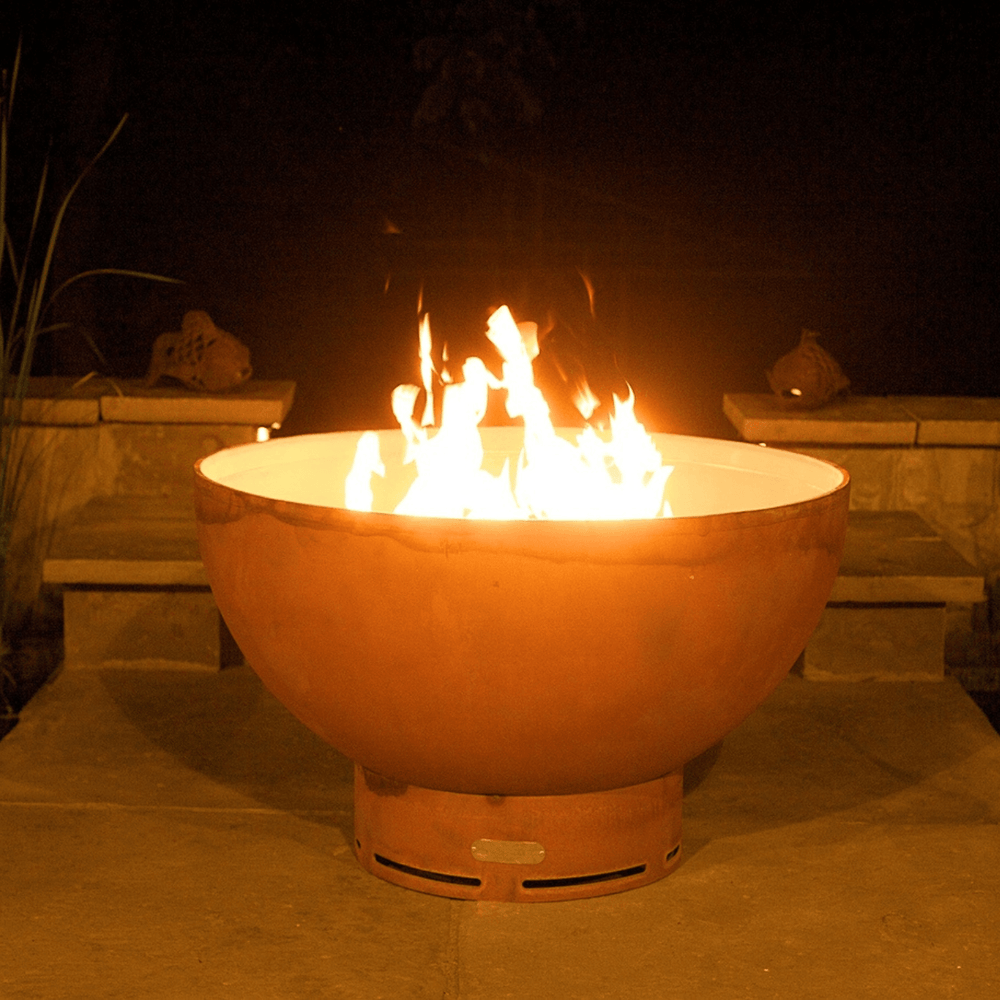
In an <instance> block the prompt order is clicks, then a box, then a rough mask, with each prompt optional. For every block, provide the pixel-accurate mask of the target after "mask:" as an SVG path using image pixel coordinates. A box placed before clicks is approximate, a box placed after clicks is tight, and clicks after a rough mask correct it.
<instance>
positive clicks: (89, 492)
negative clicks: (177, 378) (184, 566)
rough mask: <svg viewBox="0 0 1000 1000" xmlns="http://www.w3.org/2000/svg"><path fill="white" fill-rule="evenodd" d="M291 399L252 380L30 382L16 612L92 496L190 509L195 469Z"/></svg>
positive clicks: (253, 433)
mask: <svg viewBox="0 0 1000 1000" xmlns="http://www.w3.org/2000/svg"><path fill="white" fill-rule="evenodd" d="M294 392H295V384H294V383H293V382H264V381H251V382H249V383H247V384H246V385H244V386H241V387H240V388H239V389H237V390H235V391H233V392H231V393H225V394H216V395H204V394H195V393H192V392H190V391H189V390H186V389H183V388H153V389H149V388H146V387H145V386H143V385H142V383H141V382H138V381H127V380H126V381H122V380H114V381H112V380H109V379H91V380H89V381H87V382H85V383H83V384H81V385H74V383H73V382H72V380H69V379H58V378H36V379H32V380H31V385H30V388H29V391H28V395H27V397H26V399H25V402H24V406H23V410H22V426H21V428H20V430H19V432H18V436H17V439H16V444H15V448H14V450H13V454H12V468H13V469H14V475H13V477H12V481H11V488H12V489H14V490H16V491H17V514H16V519H15V521H14V523H13V525H12V533H11V538H10V542H9V550H8V551H9V557H8V562H7V567H6V570H7V579H6V587H7V589H8V599H9V601H10V603H11V606H12V607H13V610H14V613H15V615H16V614H17V613H18V612H19V611H22V610H24V609H26V608H28V607H30V606H31V605H32V604H33V603H34V601H35V600H36V598H37V596H38V593H39V588H40V583H41V566H42V561H43V560H44V558H45V555H46V552H47V549H48V545H49V543H50V541H51V538H52V534H53V532H54V530H55V527H56V525H57V524H60V523H65V522H67V521H68V520H70V519H72V518H73V516H74V515H75V514H76V513H77V512H78V511H79V510H80V508H82V507H83V506H84V505H85V504H86V503H87V502H88V501H90V500H92V499H93V498H95V497H114V496H132V497H136V498H140V497H150V498H152V497H156V498H161V499H167V500H171V501H175V502H176V503H177V504H178V506H182V507H183V506H188V505H190V504H191V495H192V492H191V491H192V470H193V466H194V463H195V462H196V461H197V460H198V459H199V458H202V457H203V456H205V455H208V454H211V453H212V452H214V451H218V450H219V449H220V448H225V447H229V446H232V445H237V444H246V443H248V442H250V441H254V440H256V438H257V435H258V428H260V427H263V428H267V429H271V428H272V427H274V426H278V425H280V424H281V422H282V421H283V420H284V418H285V416H286V415H287V413H288V411H289V409H290V408H291V405H292V400H293V397H294ZM8 405H9V404H8ZM192 516H193V514H192Z"/></svg>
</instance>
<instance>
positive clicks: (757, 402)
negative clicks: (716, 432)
mask: <svg viewBox="0 0 1000 1000" xmlns="http://www.w3.org/2000/svg"><path fill="white" fill-rule="evenodd" d="M722 410H723V412H724V413H725V415H726V417H727V418H728V419H729V422H730V423H731V424H732V425H733V426H734V427H735V428H736V430H737V431H738V432H739V434H740V437H742V438H743V439H744V440H746V441H767V442H809V443H812V444H858V445H862V444H867V445H912V444H915V443H916V440H917V422H916V419H915V418H914V417H913V415H912V414H910V413H908V412H907V411H906V410H905V409H903V408H902V407H901V406H899V405H898V404H897V403H895V402H893V401H892V400H891V399H889V398H884V397H879V396H847V397H845V398H844V399H841V400H838V401H837V402H835V403H832V404H831V405H829V406H824V407H823V408H822V409H820V410H786V409H784V408H783V407H782V406H781V405H780V404H779V402H778V400H777V398H776V397H775V396H771V395H767V394H766V393H726V394H725V395H724V396H723V397H722Z"/></svg>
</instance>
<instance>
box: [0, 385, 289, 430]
mask: <svg viewBox="0 0 1000 1000" xmlns="http://www.w3.org/2000/svg"><path fill="white" fill-rule="evenodd" d="M294 398H295V383H294V382H291V381H264V380H251V381H249V382H247V383H246V384H245V385H242V386H240V387H238V388H237V389H234V390H232V391H231V392H226V393H213V394H209V393H196V392H191V391H190V390H188V389H184V388H179V387H178V388H170V387H160V386H155V387H153V388H149V387H147V386H146V385H145V384H144V383H143V382H142V380H141V379H109V378H92V379H88V380H87V381H86V382H80V381H79V380H75V379H69V378H53V377H36V378H32V379H31V380H30V382H29V385H28V391H27V393H26V395H25V398H24V403H23V405H22V410H21V419H22V421H23V422H24V423H25V424H35V425H49V426H72V427H86V426H91V425H93V424H96V423H98V422H101V421H103V422H105V423H143V424H242V425H246V426H254V427H273V426H275V425H280V424H281V423H282V421H284V419H285V417H286V416H287V415H288V411H289V410H290V409H291V407H292V402H293V400H294ZM5 405H6V408H7V411H8V412H9V410H10V400H7V401H5Z"/></svg>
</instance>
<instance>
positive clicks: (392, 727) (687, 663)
mask: <svg viewBox="0 0 1000 1000" xmlns="http://www.w3.org/2000/svg"><path fill="white" fill-rule="evenodd" d="M482 436H483V441H484V447H485V451H486V455H487V458H488V459H493V460H494V461H499V460H501V459H502V458H504V457H513V456H516V454H517V452H518V449H519V448H520V443H521V442H520V438H521V436H522V432H521V431H520V430H519V429H517V428H494V429H490V428H486V429H483V431H482ZM359 437H360V436H359V435H358V434H357V433H334V434H320V435H307V436H301V437H292V438H286V439H277V440H274V441H270V442H266V443H262V444H251V445H245V446H242V447H237V448H232V449H229V450H226V451H222V452H219V453H217V454H215V455H212V456H210V457H208V458H205V459H202V460H201V461H200V462H199V463H198V467H197V471H196V491H195V496H196V505H197V515H198V523H199V536H200V539H201V548H202V554H203V558H204V562H205V567H206V570H207V572H208V576H209V579H210V581H211V584H212V588H213V591H214V593H215V597H216V600H217V602H218V605H219V608H220V610H221V612H222V614H223V616H224V617H225V620H226V622H227V623H228V625H229V627H230V629H231V630H232V632H233V635H234V636H235V637H236V639H237V641H238V642H239V644H240V646H241V648H242V649H243V651H244V653H245V655H246V657H247V659H248V661H249V662H250V664H251V665H252V666H253V668H254V669H255V670H256V671H257V673H258V674H259V675H260V677H261V678H262V679H263V681H264V683H265V684H266V685H267V687H268V688H270V690H271V691H272V692H273V693H274V694H275V695H276V696H277V697H278V698H279V699H280V700H281V701H282V702H284V704H285V705H286V706H287V707H288V708H289V709H290V710H291V711H292V712H293V713H294V714H295V715H296V716H298V718H299V719H301V720H302V721H303V722H304V723H305V724H306V725H307V726H309V727H310V728H311V729H313V730H314V731H315V732H316V733H318V734H319V735H320V736H321V737H323V738H324V739H326V740H328V741H329V742H330V743H332V744H333V745H334V746H335V747H337V748H338V749H339V750H340V751H342V752H343V753H344V754H345V755H347V756H348V757H349V758H351V759H352V760H354V761H355V762H356V777H355V798H356V817H355V844H354V847H355V852H356V854H357V857H358V859H359V861H360V862H361V864H362V865H363V866H364V867H365V868H366V869H368V870H369V871H371V872H373V873H375V874H377V875H379V876H380V877H382V878H385V879H388V880H389V881H391V882H396V883H398V884H400V885H405V886H409V887H411V888H416V889H421V890H423V891H426V892H432V893H438V894H441V895H446V896H452V897H460V898H466V899H511V900H536V899H538V900H542V899H567V898H575V897H582V896H592V895H597V894H602V893H610V892H616V891H620V890H623V889H629V888H633V887H635V886H638V885H642V884H645V883H648V882H651V881H654V880H656V879H659V878H661V877H663V876H664V875H666V874H667V873H668V872H669V871H670V870H671V869H672V868H673V867H674V866H676V865H677V863H678V861H679V858H680V855H679V847H680V812H681V791H682V789H681V781H682V779H681V773H682V768H683V766H684V764H685V763H686V762H687V761H689V760H691V759H693V758H694V757H695V756H697V755H698V754H700V753H701V752H702V751H704V750H705V749H707V748H709V747H711V746H712V745H713V744H715V743H716V742H717V741H718V740H720V739H721V738H722V737H723V736H724V735H725V734H726V733H727V732H728V731H730V730H731V729H733V728H734V727H735V726H737V725H738V724H739V723H740V721H741V720H742V719H744V718H745V717H746V716H747V715H748V714H750V712H752V711H753V709H754V708H755V707H756V706H758V705H759V704H760V703H761V702H762V701H763V700H764V698H766V697H767V695H768V694H769V693H770V692H771V691H772V690H773V689H774V688H775V687H776V686H777V684H778V683H779V681H780V680H781V678H782V677H783V676H784V675H785V674H786V673H787V671H788V670H789V669H790V667H791V666H792V664H793V663H794V661H795V659H796V657H797V656H798V654H799V653H800V651H801V650H802V649H803V647H804V646H805V643H806V640H807V639H808V637H809V635H810V633H811V632H812V630H813V629H814V628H815V626H816V624H817V622H818V620H819V616H820V613H821V611H822V609H823V606H824V604H825V602H826V600H827V598H828V596H829V593H830V589H831V587H832V585H833V580H834V577H835V575H836V573H837V567H838V563H839V559H840V553H841V549H842V545H843V539H844V531H845V526H846V518H847V505H848V485H847V482H848V480H847V475H846V473H844V472H843V471H842V470H841V469H839V468H837V467H835V466H833V465H830V464H828V463H825V462H822V461H819V460H816V459H812V458H808V457H806V456H802V455H796V454H792V453H789V452H782V451H777V450H774V449H768V448H761V447H757V446H754V445H749V444H741V443H732V442H726V441H716V440H709V439H702V438H691V437H681V436H668V435H653V440H654V441H655V443H656V446H657V448H658V449H659V450H660V452H661V453H662V454H663V455H664V456H666V458H667V459H668V460H669V461H670V462H672V463H673V465H674V472H673V475H672V476H671V478H670V480H669V484H668V489H667V492H668V495H669V498H670V502H671V504H672V506H673V513H674V517H672V518H656V519H632V520H610V521H602V522H594V521H553V520H509V521H495V520H476V521H469V520H462V519H457V518H433V517H415V516H406V515H398V514H391V513H381V512H379V511H378V510H376V511H374V512H357V511H352V510H348V509H345V507H344V481H345V478H346V476H347V473H348V471H349V470H350V469H351V467H352V462H353V461H354V456H355V451H356V448H357V445H358V441H359ZM378 438H379V442H380V445H381V451H382V454H383V456H386V459H387V464H391V462H389V458H391V457H392V456H393V455H394V454H395V453H398V452H400V451H401V449H402V447H403V446H402V444H401V443H400V441H399V435H398V432H380V433H379V434H378ZM396 457H397V458H398V457H399V455H398V454H396ZM391 478H392V477H391V476H389V477H387V486H388V488H389V489H390V491H395V492H396V493H397V494H398V495H399V496H401V495H402V494H403V492H405V489H406V487H407V485H408V483H407V482H405V481H403V482H392V481H391Z"/></svg>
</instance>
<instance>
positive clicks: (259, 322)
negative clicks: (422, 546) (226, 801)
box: [0, 0, 1000, 434]
mask: <svg viewBox="0 0 1000 1000" xmlns="http://www.w3.org/2000/svg"><path fill="white" fill-rule="evenodd" d="M18 4H19V6H20V8H21V9H22V13H21V14H20V15H19V18H15V17H10V16H8V15H6V14H5V15H4V17H3V19H2V22H0V59H2V63H3V65H5V66H9V65H10V64H11V62H12V59H13V52H14V49H15V46H16V44H17V36H18V34H19V33H20V34H22V35H23V44H24V52H23V59H22V80H21V89H20V90H19V93H18V98H17V100H18V103H17V104H16V106H15V117H14V123H15V134H14V137H13V138H14V148H13V150H12V153H13V155H14V156H15V157H16V158H17V162H18V164H19V169H20V170H22V171H23V176H24V178H26V179H28V180H30V181H31V183H33V180H32V178H33V177H34V176H35V174H36V173H37V170H38V167H39V165H40V163H41V158H42V156H43V155H44V152H45V150H46V148H47V146H48V143H49V142H50V140H51V142H52V151H53V158H54V166H55V170H56V172H55V185H54V189H55V190H58V189H59V188H60V186H62V188H63V189H64V188H65V186H66V185H67V184H68V183H69V181H70V180H71V178H72V175H73V171H74V170H75V169H77V168H78V166H79V165H80V164H81V163H82V162H85V160H86V159H87V158H88V157H89V156H90V155H92V154H93V153H94V152H95V151H96V149H97V148H99V146H100V144H101V142H102V141H103V139H104V138H105V137H106V135H107V134H108V133H109V132H110V131H111V129H112V128H113V126H114V124H115V123H116V122H117V120H118V118H119V117H120V116H121V114H122V113H123V112H126V111H127V112H128V113H129V116H130V117H129V121H128V123H127V125H126V127H125V131H124V132H123V134H122V135H121V136H120V137H119V139H118V141H117V142H116V143H115V144H114V145H113V146H112V148H111V150H110V151H109V153H108V154H107V156H106V158H105V159H104V160H103V161H102V162H101V164H100V165H99V167H98V168H97V170H96V171H95V172H94V174H93V175H92V176H91V177H89V178H88V179H87V181H86V183H85V186H84V187H83V188H82V189H81V190H80V192H79V196H78V200H77V201H76V202H75V204H74V214H73V216H72V220H71V225H70V226H69V228H68V229H67V231H66V233H65V241H64V243H63V257H62V259H61V261H60V267H61V269H62V273H64V274H69V273H73V272H74V271H75V270H79V269H81V268H83V267H101V266H117V267H129V268H138V269H143V270H150V271H156V272H159V273H163V274H168V275H171V276H173V277H177V278H180V279H183V280H184V282H185V284H184V285H182V286H169V287H168V286H162V285H149V284H145V283H139V282H134V281H126V280H123V279H118V278H103V279H95V280H93V281H88V282H87V283H86V284H85V285H81V286H80V287H79V288H78V289H77V291H76V293H75V295H74V296H73V297H72V298H68V299H67V300H65V301H64V302H63V303H62V314H63V316H64V317H65V318H69V319H72V320H73V321H74V322H75V323H77V324H78V325H79V326H82V327H83V328H85V329H86V330H89V331H90V332H91V335H92V336H94V338H95V339H96V340H97V341H98V343H99V344H100V346H101V348H102V350H103V352H104V355H105V357H106V360H107V366H106V368H105V369H104V370H105V371H106V372H107V373H109V374H111V375H118V376H122V377H124V376H135V375H141V374H143V373H144V371H145V367H146V364H147V362H148V357H149V351H150V348H151V345H152V342H153V339H154V338H155V337H156V335H157V334H159V333H161V332H163V331H164V330H169V329H176V328H177V327H178V325H179V321H180V316H181V314H182V313H183V312H184V310H186V309H188V308H202V309H205V310H207V311H208V312H209V313H210V314H211V315H212V317H213V318H214V319H215V320H216V322H217V323H218V324H219V325H220V326H222V327H223V328H225V329H227V330H230V331H231V332H233V333H235V334H236V335H237V336H239V337H240V338H241V339H243V340H244V341H245V342H246V343H247V344H248V345H249V346H250V348H251V351H252V356H253V360H254V366H255V373H256V375H257V376H258V377H261V378H292V379H295V380H296V381H297V382H298V383H299V396H298V401H297V403H296V406H295V408H294V409H293V411H292V415H291V417H290V419H289V421H288V424H287V425H286V431H289V432H298V431H306V430H335V429H346V428H351V427H362V426H373V425H374V426H386V425H389V424H391V422H392V417H391V412H390V410H389V402H388V401H389V392H390V390H391V389H392V387H393V386H394V385H395V384H396V383H397V382H399V381H402V380H412V379H414V377H415V369H416V306H417V295H418V290H419V288H420V285H421V283H423V285H424V289H425V305H426V306H427V307H428V308H429V309H430V313H431V320H432V325H433V327H434V330H435V334H436V338H437V339H438V340H441V339H446V340H448V341H449V343H450V344H452V345H453V347H452V356H453V357H455V356H456V355H458V354H461V353H463V352H464V351H466V350H476V351H477V352H478V351H480V350H482V349H483V346H482V344H483V342H481V341H479V340H478V339H477V338H478V337H479V335H480V331H481V329H482V328H483V322H484V320H485V316H486V314H487V310H488V308H489V307H490V306H491V305H494V304H497V303H499V302H500V301H507V302H509V303H510V304H511V306H512V307H513V308H514V310H515V313H516V314H517V315H518V318H526V319H527V318H535V319H540V320H544V319H545V317H546V315H547V314H549V313H551V314H552V316H553V318H554V320H555V322H556V326H555V327H554V328H553V331H552V333H551V336H550V339H549V341H548V350H549V351H550V352H551V353H554V354H558V355H560V356H561V357H562V358H563V360H564V361H567V362H573V361H580V362H583V363H585V364H587V366H588V370H589V371H590V372H591V374H592V376H593V381H594V382H595V383H596V384H597V386H598V388H599V390H600V389H605V390H606V389H607V387H608V386H612V387H618V386H620V385H621V384H622V383H621V376H622V374H624V376H626V377H627V378H628V379H629V381H630V382H632V384H633V385H634V386H635V387H636V392H637V395H638V398H639V410H640V415H641V416H644V417H645V418H646V419H647V421H648V423H649V424H650V425H651V426H652V427H654V428H655V429H662V430H676V431H682V432H692V433H708V434H724V433H727V430H728V428H727V425H726V424H725V422H724V421H723V419H722V416H721V395H722V393H723V392H725V391H764V390H765V389H766V382H765V380H764V375H763V370H764V368H765V367H767V366H768V365H769V364H770V363H771V362H773V361H774V360H775V359H776V358H777V357H778V356H779V355H780V354H783V353H785V352H786V351H787V350H789V349H791V348H792V347H793V346H794V345H795V343H796V342H797V340H798V336H799V331H800V329H801V327H803V326H807V327H810V328H812V329H815V330H819V331H820V332H821V333H822V334H823V339H822V341H821V343H822V344H823V345H824V346H825V347H826V348H827V349H828V350H829V351H831V353H833V354H834V355H835V356H836V357H837V358H838V359H839V360H840V362H841V364H842V366H843V367H844V369H845V370H846V372H847V374H848V375H849V376H850V378H851V380H852V383H853V389H854V391H856V392H858V393H864V394H883V393H930V394H955V395H998V394H1000V393H998V389H1000V374H998V373H1000V358H998V353H1000V352H998V347H997V318H998V317H997V299H996V259H997V232H996V230H997V174H998V169H997V168H998V157H997V152H998V149H997V119H996V98H997V59H996V55H995V52H996V44H995V39H996V37H997V35H998V33H997V24H996V15H995V14H994V13H991V12H988V11H986V10H985V8H984V9H981V11H980V12H979V13H971V12H970V11H969V10H968V9H966V8H964V7H963V6H962V5H952V6H951V7H950V8H945V7H944V6H942V5H937V4H929V3H922V2H919V0H916V2H910V3H905V4H904V3H895V2H890V3H888V4H886V5H883V6H882V7H881V8H880V9H879V11H876V10H875V9H874V8H870V7H868V6H867V5H866V6H865V7H858V8H857V9H855V8H853V7H852V6H851V5H849V4H844V3H837V4H833V3H830V4H824V3H817V4H811V5H802V4H772V5H769V6H770V9H769V10H768V11H767V12H766V13H761V12H760V11H754V10H751V8H750V5H741V4H727V3H720V2H713V0H705V2H702V3H699V4H681V3H670V2H667V3H659V4H656V5H653V4H648V5H647V4H611V3H601V2H597V0H536V2H534V3H529V2H528V0H493V2H490V0H464V2H461V0H436V2H435V0H428V2H420V0H410V2H408V3H406V2H403V3H397V4H388V3H377V2H359V0H341V2H331V3H326V4H324V3H319V2H316V0H287V2H286V3H285V4H283V6H282V9H281V11H280V12H278V11H272V12H266V11H253V10H251V8H250V6H249V5H246V4H243V3H232V2H226V3H214V2H211V0H208V2H202V3H198V4H194V3H185V2H178V0H164V2H160V3H156V4H143V5H136V4H126V3H124V2H118V0H91V2H88V3H72V2H68V0H53V2H46V0H39V2H37V3H35V4H32V5H29V4H24V3H23V2H21V0H18ZM16 202H17V199H16V198H15V206H16ZM22 207H23V206H22ZM390 229H398V230H399V232H387V230H390ZM578 268H579V269H581V270H583V271H584V272H585V273H586V274H588V276H590V278H591V279H592V280H593V283H594V286H595V289H596V320H594V319H591V318H590V317H588V314H587V301H586V292H585V290H584V287H583V283H582V281H581V280H580V278H579V276H578V274H577V269H578ZM82 343H83V340H82V338H80V337H79V336H66V335H64V336H61V337H60V338H59V340H58V341H54V342H53V343H52V344H51V345H50V347H49V348H48V349H47V350H46V351H45V352H44V353H43V356H42V358H41V360H40V362H39V368H38V369H37V370H38V371H39V373H42V374H44V373H46V372H54V373H63V374H82V373H84V372H86V371H89V370H90V369H92V368H94V367H95V362H94V360H93V359H92V357H90V356H89V355H88V354H87V353H86V351H85V350H83V348H82V346H81V345H82ZM545 350H546V348H543V352H544V351H545ZM484 356H487V357H488V355H484ZM43 369H44V370H43Z"/></svg>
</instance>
